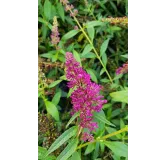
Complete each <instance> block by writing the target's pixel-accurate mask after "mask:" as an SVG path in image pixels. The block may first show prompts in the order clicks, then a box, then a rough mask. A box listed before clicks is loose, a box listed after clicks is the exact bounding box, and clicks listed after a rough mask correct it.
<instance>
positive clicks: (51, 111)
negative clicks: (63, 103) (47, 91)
mask: <svg viewBox="0 0 166 160" xmlns="http://www.w3.org/2000/svg"><path fill="white" fill-rule="evenodd" d="M45 105H46V109H47V112H48V113H49V114H50V115H51V116H52V117H53V118H54V119H55V120H56V121H59V112H58V109H57V108H56V106H55V105H54V104H53V103H52V102H50V101H45Z"/></svg>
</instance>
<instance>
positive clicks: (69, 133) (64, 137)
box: [45, 126, 78, 156]
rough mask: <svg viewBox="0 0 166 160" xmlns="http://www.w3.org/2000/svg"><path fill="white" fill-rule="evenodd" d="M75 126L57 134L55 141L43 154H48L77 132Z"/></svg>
mask: <svg viewBox="0 0 166 160" xmlns="http://www.w3.org/2000/svg"><path fill="white" fill-rule="evenodd" d="M77 129H78V127H77V126H73V127H71V128H69V129H68V130H66V131H65V132H64V133H63V134H62V135H61V136H59V137H58V138H57V139H56V140H55V142H54V143H53V144H52V145H51V147H50V148H49V149H48V151H47V153H46V155H45V156H47V155H49V154H50V153H52V152H53V151H55V150H56V149H57V148H59V147H60V146H61V145H62V144H64V143H65V142H66V141H67V140H69V139H70V138H71V137H73V136H74V135H76V133H77Z"/></svg>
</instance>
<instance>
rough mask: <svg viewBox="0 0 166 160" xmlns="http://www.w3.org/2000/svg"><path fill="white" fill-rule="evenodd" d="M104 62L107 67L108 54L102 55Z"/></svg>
mask: <svg viewBox="0 0 166 160" xmlns="http://www.w3.org/2000/svg"><path fill="white" fill-rule="evenodd" d="M102 61H103V64H104V66H106V65H107V55H106V53H104V54H103V55H102Z"/></svg>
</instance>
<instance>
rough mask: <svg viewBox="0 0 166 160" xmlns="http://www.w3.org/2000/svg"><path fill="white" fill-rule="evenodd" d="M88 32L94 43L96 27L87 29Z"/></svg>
mask: <svg viewBox="0 0 166 160" xmlns="http://www.w3.org/2000/svg"><path fill="white" fill-rule="evenodd" d="M87 31H88V35H89V37H90V39H91V40H92V42H93V39H94V36H95V29H94V27H89V28H87Z"/></svg>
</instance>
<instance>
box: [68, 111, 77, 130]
mask: <svg viewBox="0 0 166 160" xmlns="http://www.w3.org/2000/svg"><path fill="white" fill-rule="evenodd" d="M79 115H80V113H79V112H76V113H75V114H74V115H73V116H72V117H71V118H70V120H69V121H68V123H67V125H66V128H67V127H68V126H69V125H70V124H71V123H72V122H73V121H74V120H75V119H76V118H77V117H78V116H79Z"/></svg>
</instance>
